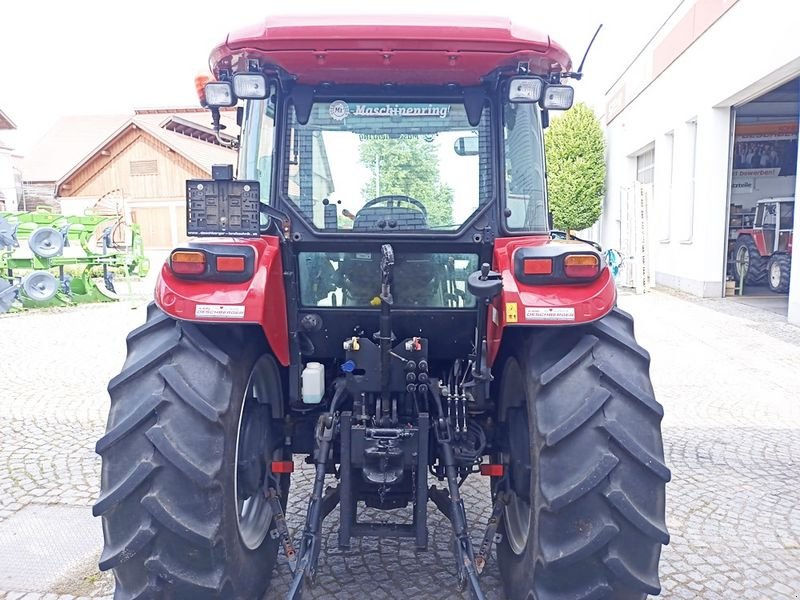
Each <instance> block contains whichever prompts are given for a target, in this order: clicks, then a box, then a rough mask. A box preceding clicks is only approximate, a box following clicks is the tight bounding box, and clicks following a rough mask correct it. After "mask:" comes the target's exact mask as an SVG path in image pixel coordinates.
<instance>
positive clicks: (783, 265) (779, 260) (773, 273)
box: [767, 254, 792, 294]
mask: <svg viewBox="0 0 800 600" xmlns="http://www.w3.org/2000/svg"><path fill="white" fill-rule="evenodd" d="M791 268H792V261H791V259H790V258H789V256H788V255H786V254H773V255H772V256H771V257H770V259H769V263H768V264H767V283H768V284H769V289H770V291H771V292H775V293H776V294H786V293H788V292H789V272H790V271H791Z"/></svg>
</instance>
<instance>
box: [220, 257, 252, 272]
mask: <svg viewBox="0 0 800 600" xmlns="http://www.w3.org/2000/svg"><path fill="white" fill-rule="evenodd" d="M244 268H245V264H244V256H218V257H217V272H219V273H244Z"/></svg>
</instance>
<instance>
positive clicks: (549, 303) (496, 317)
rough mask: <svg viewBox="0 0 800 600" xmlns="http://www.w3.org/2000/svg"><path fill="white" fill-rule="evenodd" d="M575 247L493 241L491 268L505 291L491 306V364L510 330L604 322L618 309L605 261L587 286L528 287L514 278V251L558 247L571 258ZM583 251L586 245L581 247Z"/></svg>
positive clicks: (543, 240)
mask: <svg viewBox="0 0 800 600" xmlns="http://www.w3.org/2000/svg"><path fill="white" fill-rule="evenodd" d="M571 243H572V242H564V241H555V240H551V239H550V238H549V236H548V237H545V236H530V237H515V238H498V239H497V240H495V247H494V265H493V268H494V270H495V271H497V272H499V273H500V274H501V275H502V278H503V291H502V292H501V293H500V295H499V296H498V297H496V298H495V299H494V301H493V302H492V304H491V305H489V308H488V310H489V314H488V318H487V323H488V328H487V351H488V356H487V360H488V363H489V365H490V366H491V365H492V364H493V363H494V360H495V359H496V358H497V354H498V352H499V350H500V343H501V341H502V338H503V331H504V329H505V328H506V327H531V326H536V327H554V326H557V327H563V326H565V325H582V324H584V323H590V322H592V321H596V320H598V319H602V318H603V317H604V316H606V315H607V314H608V313H609V312H611V309H612V308H614V305H615V304H616V301H617V287H616V285H615V283H614V278H613V277H612V276H611V272H610V270H609V268H608V267H607V266H606V265H605V264H604V263H603V262H601V271H600V275H599V276H598V277H597V279H595V280H593V281H590V282H588V283H557V284H553V285H527V284H524V283H521V282H519V281H517V279H516V278H515V277H514V268H513V265H514V253H515V252H516V251H517V250H518V249H520V248H532V247H537V246H538V247H541V246H545V245H556V246H557V247H558V248H564V253H565V254H568V253H569V246H568V245H569V244H571ZM577 244H579V242H576V245H577ZM581 248H585V246H584V245H583V244H581ZM576 250H577V248H576Z"/></svg>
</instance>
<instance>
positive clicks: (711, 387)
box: [0, 293, 800, 600]
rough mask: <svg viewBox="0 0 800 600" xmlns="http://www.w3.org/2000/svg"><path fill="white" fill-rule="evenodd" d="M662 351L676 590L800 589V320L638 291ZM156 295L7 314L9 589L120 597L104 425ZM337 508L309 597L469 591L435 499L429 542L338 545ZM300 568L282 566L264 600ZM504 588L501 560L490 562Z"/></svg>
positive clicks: (635, 306) (482, 513)
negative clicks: (99, 511)
mask: <svg viewBox="0 0 800 600" xmlns="http://www.w3.org/2000/svg"><path fill="white" fill-rule="evenodd" d="M620 303H621V305H622V306H623V308H625V309H627V310H628V311H630V312H632V313H633V314H634V316H635V317H636V320H637V321H636V323H637V335H638V337H639V340H640V342H641V343H642V345H644V346H645V347H646V348H648V349H649V350H650V351H651V354H652V356H653V364H652V375H653V382H654V385H655V389H656V394H657V396H658V398H659V400H660V401H661V402H662V403H663V404H664V406H665V410H666V417H665V419H664V440H665V448H666V454H667V462H668V464H669V466H670V467H671V468H672V472H673V481H672V483H671V484H669V486H668V488H667V489H668V515H667V523H668V526H669V528H670V532H671V534H672V543H671V544H670V546H668V547H667V548H666V549H665V551H664V555H663V560H662V568H661V581H662V586H663V588H664V592H663V597H665V598H703V599H706V598H707V599H715V598H725V599H729V598H734V597H735V598H758V599H768V600H778V599H793V600H797V599H798V598H800V328H794V327H791V326H788V325H786V324H785V323H784V322H783V319H782V318H781V317H780V316H778V315H775V314H773V313H770V312H766V311H761V310H759V309H757V308H753V307H750V306H746V305H742V304H737V303H732V302H726V301H721V300H713V301H689V300H686V299H683V298H680V297H677V296H673V295H669V294H665V293H651V294H648V295H646V296H640V297H637V296H623V297H622V298H621V302H620ZM143 309H144V300H143V299H142V298H138V299H135V300H132V301H129V302H123V303H119V304H112V305H102V306H87V307H83V308H79V309H74V310H69V311H43V312H32V313H27V314H24V315H11V316H5V317H0V598H2V599H5V600H10V599H15V600H16V599H19V598H24V599H25V600H39V599H42V598H46V599H47V600H56V599H60V600H66V599H73V598H76V597H81V598H82V597H95V598H96V597H105V596H109V595H110V594H111V592H112V588H113V583H112V580H111V578H110V577H109V576H108V575H105V574H98V573H97V571H96V568H95V566H94V565H95V564H96V560H97V556H98V554H99V548H100V539H101V535H100V529H99V528H100V523H99V520H95V519H92V518H91V517H90V516H89V512H88V511H89V508H88V507H89V506H90V505H91V503H92V501H93V499H94V496H95V494H96V490H97V488H98V485H99V483H98V480H99V475H98V473H99V461H98V459H97V457H96V456H95V455H94V453H93V450H92V448H93V444H94V440H95V439H96V438H97V437H98V436H100V435H101V434H102V432H103V429H104V425H105V418H106V411H107V408H108V399H107V396H106V393H105V385H106V382H107V381H108V379H109V378H110V377H111V376H112V375H113V374H114V373H115V372H116V371H117V370H118V369H119V367H120V366H121V364H122V361H123V358H124V337H125V333H126V332H127V331H128V330H130V329H132V328H133V327H134V326H136V325H138V324H139V323H140V322H141V321H142V320H143V318H144V310H143ZM309 485H310V472H309V470H308V468H307V467H306V469H305V470H302V471H301V472H299V473H297V477H296V479H295V481H294V483H293V495H292V501H291V506H290V508H289V511H288V513H289V520H290V526H291V527H293V528H295V529H296V528H297V527H298V526H299V524H300V523H301V517H302V512H301V511H302V510H303V509H304V501H303V497H304V491H306V490H308V489H309ZM465 496H466V501H467V505H468V507H467V508H468V511H469V514H470V516H471V518H472V522H473V524H475V526H474V527H473V535H474V536H478V535H480V533H479V532H478V531H479V530H478V527H477V526H478V524H480V523H481V522H483V521H484V520H485V519H486V517H487V516H488V510H489V507H488V505H487V503H486V498H487V497H488V491H487V489H486V485H485V481H482V480H481V479H479V478H475V479H474V480H472V481H471V483H468V484H465ZM335 514H336V513H335V512H334V513H333V514H332V515H331V517H330V518H329V520H328V522H327V523H326V532H327V533H329V535H328V538H327V539H328V540H329V543H330V546H329V547H327V548H326V549H325V550H324V552H323V557H322V560H321V566H320V570H319V576H318V584H317V586H316V587H315V588H312V589H311V590H309V592H310V593H309V594H308V595H307V597H312V598H341V599H344V598H354V599H355V598H359V599H360V598H371V599H372V598H407V597H413V598H421V597H436V598H462V597H466V596H461V595H460V594H459V593H458V592H457V591H455V590H454V585H453V584H454V577H453V575H452V573H453V570H454V567H453V560H452V555H451V554H450V548H451V546H450V544H451V542H450V539H451V538H450V528H449V524H448V523H447V521H445V520H444V518H443V517H440V516H439V515H438V514H437V513H436V512H435V511H434V510H433V506H432V505H431V515H430V523H429V524H430V528H431V536H430V537H431V544H430V545H431V548H430V550H429V551H428V552H426V553H420V554H415V553H414V551H413V550H412V548H411V547H410V544H409V543H407V542H399V541H394V540H390V541H382V542H380V543H378V542H376V541H374V540H369V539H363V540H361V541H360V544H358V543H356V544H354V548H353V550H352V551H350V552H347V553H342V552H339V551H338V550H337V549H336V548H335V539H336V538H335V535H333V533H334V532H335V529H336V519H335ZM288 581H289V570H288V567H287V566H286V564H285V563H284V562H281V564H280V565H279V569H278V572H277V574H276V578H275V581H274V585H273V589H272V590H271V592H270V593H268V594H267V598H268V599H270V600H272V599H278V598H282V593H283V592H284V591H285V590H286V587H287V585H288ZM483 581H484V585H485V588H486V590H487V596H488V597H489V598H501V597H502V594H501V593H500V589H499V582H498V579H497V566H496V563H495V562H494V561H490V563H489V565H488V566H487V572H486V575H485V577H484V580H483Z"/></svg>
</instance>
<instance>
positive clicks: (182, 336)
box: [94, 17, 670, 600]
mask: <svg viewBox="0 0 800 600" xmlns="http://www.w3.org/2000/svg"><path fill="white" fill-rule="evenodd" d="M211 66H212V69H213V74H214V78H215V81H212V82H209V83H208V84H207V85H206V86H205V88H204V103H205V104H206V105H207V106H208V107H209V108H210V110H211V115H212V121H213V122H214V123H215V124H216V126H217V127H218V124H219V112H220V109H221V108H222V107H226V106H237V107H238V110H239V116H240V122H241V134H240V136H239V143H238V147H239V161H238V165H237V167H236V169H235V170H234V168H233V166H219V167H215V168H214V170H213V179H211V180H207V181H199V180H191V181H188V182H187V184H186V190H187V213H188V217H187V221H188V223H187V230H188V232H189V234H190V235H192V236H198V237H200V238H201V239H199V240H198V241H196V242H192V243H190V244H188V245H187V246H185V247H181V248H177V249H175V250H174V251H173V252H172V253H171V255H170V257H169V260H168V261H167V262H166V264H165V265H164V266H163V268H162V270H161V273H160V277H159V280H158V283H157V286H156V290H155V303H154V304H152V305H151V306H150V308H149V310H148V315H147V321H146V323H145V324H144V325H142V326H141V327H139V328H137V329H135V330H134V331H132V332H131V333H130V335H129V336H128V339H127V344H128V358H127V360H126V362H125V365H124V366H123V368H122V371H121V373H119V375H117V376H116V377H114V378H113V379H112V380H111V382H110V383H109V387H108V389H109V394H110V396H111V410H110V415H109V419H108V429H107V432H106V434H105V435H104V436H103V437H102V438H101V439H100V440H99V441H98V442H97V452H98V453H99V454H100V455H101V456H102V459H103V466H102V490H101V495H100V498H99V500H98V502H97V504H96V505H95V507H94V514H95V515H101V516H102V518H103V531H104V535H105V549H104V551H103V554H102V557H101V561H100V567H101V568H102V569H113V570H114V576H115V579H116V593H115V598H118V599H123V598H125V599H127V598H169V599H178V598H189V599H193V600H198V599H212V598H226V599H227V598H230V599H241V600H255V599H259V598H261V597H262V596H263V595H264V593H265V591H266V590H267V587H268V584H269V580H270V576H271V572H272V570H273V567H274V565H275V563H276V559H277V553H278V552H279V551H282V552H284V553H285V555H286V557H287V560H288V564H289V567H290V568H291V570H292V571H293V574H294V576H293V582H292V584H291V587H290V589H289V590H288V591H287V598H299V597H301V594H302V590H303V586H304V585H308V584H309V583H310V582H312V581H313V578H314V575H315V572H316V569H317V562H318V557H319V554H320V549H321V545H322V542H323V541H322V539H321V524H322V521H323V519H325V517H326V516H327V515H328V514H329V513H331V512H332V511H334V510H337V511H338V519H339V530H338V540H337V542H338V545H339V547H341V548H348V547H350V544H351V541H352V540H353V538H357V537H360V536H376V537H379V538H408V542H407V543H408V544H409V545H413V547H415V548H416V549H418V550H424V549H425V548H426V546H427V544H428V528H427V511H428V507H429V501H432V503H433V506H435V507H436V508H437V509H439V510H441V511H442V512H443V513H444V514H445V515H446V516H447V518H448V519H449V520H450V522H451V524H452V528H453V533H454V539H455V543H454V554H455V557H454V558H455V561H454V562H455V567H456V568H455V572H456V574H457V576H458V578H459V580H460V582H461V583H462V584H463V585H466V586H467V587H468V588H469V589H470V593H471V594H472V597H473V598H478V599H480V598H483V597H484V595H483V592H482V591H481V585H480V579H479V576H480V575H481V572H482V571H483V570H484V567H485V565H486V561H487V559H488V557H489V555H490V552H491V547H492V545H493V543H496V544H497V563H498V567H499V573H500V577H501V578H502V581H503V583H504V586H505V590H506V594H507V596H508V598H511V599H513V600H520V599H526V600H530V599H532V598H533V599H538V600H545V599H551V598H575V599H578V598H583V599H588V598H615V599H620V600H621V599H626V600H627V599H631V598H644V597H645V596H646V595H647V594H658V593H659V590H660V586H659V579H658V562H659V556H660V553H661V547H662V544H666V543H667V542H668V540H669V534H668V533H667V529H666V526H665V521H664V505H665V483H666V482H667V481H668V480H669V479H670V471H669V469H668V468H667V467H666V465H665V463H664V452H663V447H662V440H661V431H660V423H661V419H662V416H663V409H662V407H661V405H660V404H659V403H658V402H657V401H656V399H655V397H654V395H653V388H652V386H651V383H650V376H649V363H650V356H649V354H648V353H647V351H645V350H644V349H643V348H642V347H641V346H639V344H638V343H637V342H636V340H635V339H634V334H633V319H632V318H631V316H630V315H628V314H626V313H625V312H623V311H621V310H620V309H618V308H616V289H615V286H614V282H613V279H612V277H611V275H610V273H609V270H608V267H607V265H606V264H605V262H604V259H603V256H602V254H601V253H600V252H599V251H598V250H597V248H595V247H594V246H592V245H590V244H587V243H584V242H580V241H567V240H553V239H551V236H550V227H549V225H548V222H549V218H548V210H547V196H546V186H545V164H544V150H543V139H542V137H543V136H542V129H543V126H545V125H546V123H547V121H548V114H549V111H551V110H564V109H567V108H569V107H570V106H571V104H572V97H573V90H572V88H571V87H569V86H567V85H564V83H563V82H564V80H566V79H568V78H570V77H573V78H575V77H579V76H580V69H578V71H577V72H572V71H571V61H570V58H569V56H568V55H567V54H566V52H565V51H564V50H563V49H562V48H561V47H560V46H558V45H557V44H556V43H555V42H553V41H552V40H551V39H550V38H549V37H548V36H546V35H541V34H539V33H536V32H534V31H531V30H528V29H525V28H521V27H516V26H512V25H511V24H510V23H509V22H507V21H505V20H501V19H475V18H462V17H459V18H450V19H439V20H437V19H434V18H429V17H425V18H421V17H420V18H409V17H402V18H401V17H391V18H389V17H384V18H370V17H364V18H348V19H347V20H346V21H345V20H344V19H343V18H341V17H339V18H326V17H302V18H288V17H284V18H276V19H270V20H267V21H266V22H265V23H262V24H260V25H257V26H255V27H252V28H249V29H246V30H244V31H239V32H236V33H232V34H230V35H229V36H228V37H227V38H226V41H225V42H224V43H222V44H221V45H220V46H218V47H217V48H216V49H215V50H214V51H213V53H212V54H211ZM221 139H223V141H224V138H221ZM234 173H235V175H236V176H235V177H234ZM300 457H305V461H306V462H307V463H309V464H313V465H314V469H315V477H314V482H313V489H312V491H311V492H310V495H309V496H308V498H307V507H308V508H307V513H306V516H305V525H304V527H303V531H302V535H301V536H300V539H299V540H293V539H292V537H291V535H290V533H289V531H288V529H287V526H286V520H285V518H284V511H285V510H286V506H287V504H286V499H287V495H288V494H289V492H290V482H291V473H292V471H293V468H294V465H295V462H294V460H295V459H297V458H300ZM475 474H480V475H484V476H488V477H490V478H491V497H487V502H491V503H492V507H493V510H492V518H491V519H490V520H489V522H488V524H487V526H486V528H485V530H484V531H481V532H479V533H478V537H477V538H476V540H481V541H480V542H479V543H474V542H473V538H472V537H471V536H470V532H469V531H468V528H467V518H466V512H465V506H464V502H463V500H462V497H461V494H460V491H459V488H460V485H461V484H462V483H463V481H464V480H465V479H466V478H467V477H469V476H472V475H475ZM326 475H327V476H330V477H333V478H335V481H336V483H337V484H338V485H336V486H335V487H328V488H327V489H326V486H325V477H326ZM329 481H330V479H329ZM430 482H433V483H434V485H430V486H429V483H430ZM436 482H444V486H443V487H441V486H439V485H436ZM362 505H365V506H366V507H369V508H370V509H372V511H374V510H376V509H377V510H388V509H403V508H406V509H407V510H408V511H409V515H410V516H409V519H408V522H406V523H397V524H396V523H388V522H386V521H385V520H380V521H376V520H374V519H373V520H372V521H370V520H365V518H364V514H363V512H364V511H362V510H361V509H360V506H362ZM370 512H371V511H367V513H370ZM327 543H330V542H327ZM435 593H436V592H435V591H434V590H431V595H435Z"/></svg>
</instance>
